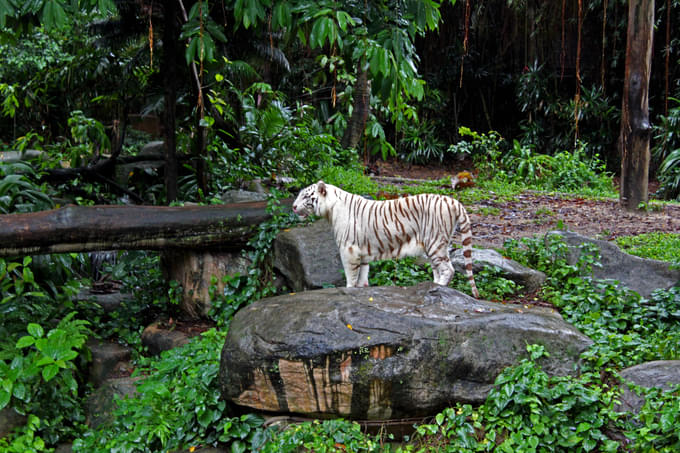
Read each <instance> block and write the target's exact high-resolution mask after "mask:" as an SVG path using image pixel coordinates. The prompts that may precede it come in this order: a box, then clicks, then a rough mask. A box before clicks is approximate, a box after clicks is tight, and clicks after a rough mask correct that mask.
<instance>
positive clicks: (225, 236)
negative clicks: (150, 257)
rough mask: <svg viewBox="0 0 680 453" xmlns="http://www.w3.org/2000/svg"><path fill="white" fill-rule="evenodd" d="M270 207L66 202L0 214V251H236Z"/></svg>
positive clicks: (263, 204) (261, 204)
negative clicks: (125, 204)
mask: <svg viewBox="0 0 680 453" xmlns="http://www.w3.org/2000/svg"><path fill="white" fill-rule="evenodd" d="M291 203H292V200H289V201H288V202H287V204H291ZM265 208H266V202H263V201H258V202H248V203H234V204H226V205H217V206H189V207H186V206H185V207H168V206H67V207H64V208H60V209H53V210H50V211H40V212H33V213H29V214H7V215H0V256H21V255H38V254H43V253H65V252H86V251H94V250H167V249H203V248H211V249H220V250H237V249H241V248H242V247H243V246H244V245H245V244H246V243H247V242H248V239H250V237H251V236H252V234H254V233H255V231H256V229H257V226H258V225H259V224H260V223H262V222H264V221H265V220H267V219H269V218H270V215H269V214H267V212H266V210H265Z"/></svg>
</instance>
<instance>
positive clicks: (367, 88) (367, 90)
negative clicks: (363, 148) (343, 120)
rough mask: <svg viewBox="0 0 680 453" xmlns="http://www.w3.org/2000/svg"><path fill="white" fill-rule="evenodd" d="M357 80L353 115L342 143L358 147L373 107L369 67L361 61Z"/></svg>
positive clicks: (344, 145) (348, 146)
mask: <svg viewBox="0 0 680 453" xmlns="http://www.w3.org/2000/svg"><path fill="white" fill-rule="evenodd" d="M359 65H360V66H359V72H358V74H357V81H356V83H355V84H354V98H353V103H354V104H353V110H352V116H350V118H349V121H348V122H347V128H346V129H345V133H344V134H343V135H342V140H340V144H341V145H342V146H343V147H344V148H356V147H357V145H358V144H359V141H360V140H361V136H362V135H363V133H364V129H365V128H366V121H367V120H368V112H369V109H370V108H371V85H370V83H369V81H368V69H363V68H362V67H361V63H359Z"/></svg>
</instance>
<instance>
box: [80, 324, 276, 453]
mask: <svg viewBox="0 0 680 453" xmlns="http://www.w3.org/2000/svg"><path fill="white" fill-rule="evenodd" d="M225 337H226V331H222V332H219V331H216V330H215V329H211V330H209V331H207V332H205V333H203V334H202V335H201V336H200V337H197V338H194V339H193V340H192V341H191V342H190V343H189V344H187V345H185V346H183V347H181V348H176V349H172V350H170V351H165V352H163V353H162V354H161V356H160V357H159V358H151V359H148V360H146V361H144V362H141V363H140V366H139V367H138V368H137V369H136V371H135V374H134V375H135V376H137V375H138V376H141V377H142V379H141V380H140V382H139V384H138V386H137V390H138V392H139V396H136V397H133V398H128V399H124V400H119V401H118V407H117V409H116V410H115V413H114V415H115V418H114V420H113V421H112V422H110V423H109V424H105V425H103V426H101V427H99V428H98V429H94V430H89V431H87V432H86V433H85V434H83V435H82V436H81V437H80V438H78V439H76V440H75V442H74V444H73V450H74V451H76V452H81V451H82V452H88V453H89V452H110V451H142V452H155V451H169V450H176V449H180V448H190V447H196V446H198V445H215V444H217V443H218V442H221V443H231V444H232V451H241V452H243V451H254V449H255V447H258V446H261V444H262V443H263V442H264V440H266V439H265V438H264V437H262V436H263V435H262V432H261V430H260V429H259V427H260V426H261V424H262V419H260V418H259V417H256V416H254V415H244V416H242V417H237V418H232V417H230V416H229V414H228V413H227V407H226V403H225V401H224V400H222V399H221V398H220V395H219V392H217V391H215V389H216V388H217V387H218V383H217V380H218V376H219V368H220V351H221V350H222V346H223V344H224V340H225Z"/></svg>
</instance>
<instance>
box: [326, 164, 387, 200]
mask: <svg viewBox="0 0 680 453" xmlns="http://www.w3.org/2000/svg"><path fill="white" fill-rule="evenodd" d="M318 176H319V179H322V180H324V181H325V182H327V183H329V184H333V185H334V186H338V187H340V188H342V190H346V191H347V192H351V193H354V194H361V195H371V196H375V195H377V193H378V189H379V188H378V184H377V183H376V182H375V181H373V180H372V179H371V178H369V177H368V176H366V175H364V174H363V172H362V171H361V170H360V169H358V168H350V169H347V168H343V167H335V166H333V167H324V168H322V169H321V170H320V171H319V172H318ZM313 182H316V181H313Z"/></svg>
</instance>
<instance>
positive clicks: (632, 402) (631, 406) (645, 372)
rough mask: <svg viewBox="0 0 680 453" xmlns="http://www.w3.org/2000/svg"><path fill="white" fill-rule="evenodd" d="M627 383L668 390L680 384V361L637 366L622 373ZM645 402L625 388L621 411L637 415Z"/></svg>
mask: <svg viewBox="0 0 680 453" xmlns="http://www.w3.org/2000/svg"><path fill="white" fill-rule="evenodd" d="M620 374H621V377H622V378H623V379H625V380H626V381H628V382H630V383H632V384H634V385H637V386H640V387H646V388H652V387H656V388H659V389H662V390H668V389H670V388H672V387H675V386H676V385H678V384H680V360H656V361H653V362H646V363H642V364H640V365H635V366H633V367H630V368H626V369H625V370H623V371H621V373H620ZM644 402H645V400H644V398H643V397H642V396H640V395H638V394H637V393H635V392H634V391H633V390H632V389H631V388H630V387H629V386H628V385H624V386H623V394H622V395H621V404H620V406H619V410H621V411H629V412H632V413H637V412H639V411H640V408H642V405H643V404H644Z"/></svg>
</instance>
